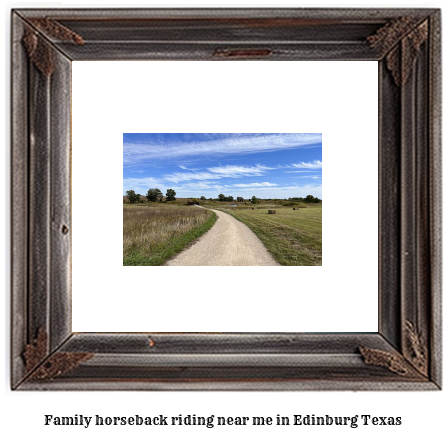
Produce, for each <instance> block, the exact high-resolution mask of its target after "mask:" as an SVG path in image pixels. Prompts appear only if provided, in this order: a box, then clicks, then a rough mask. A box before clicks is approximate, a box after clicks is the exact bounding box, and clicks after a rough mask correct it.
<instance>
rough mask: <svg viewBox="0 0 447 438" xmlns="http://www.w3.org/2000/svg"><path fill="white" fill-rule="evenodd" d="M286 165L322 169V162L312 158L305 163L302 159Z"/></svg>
mask: <svg viewBox="0 0 447 438" xmlns="http://www.w3.org/2000/svg"><path fill="white" fill-rule="evenodd" d="M288 167H296V168H298V169H322V168H323V162H322V161H320V160H314V161H311V162H309V163H305V162H304V161H302V162H301V163H297V164H291V165H290V166H288Z"/></svg>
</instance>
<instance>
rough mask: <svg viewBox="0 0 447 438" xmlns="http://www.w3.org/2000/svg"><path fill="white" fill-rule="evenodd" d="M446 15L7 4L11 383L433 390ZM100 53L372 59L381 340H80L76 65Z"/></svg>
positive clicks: (112, 336) (436, 380)
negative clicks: (75, 323)
mask: <svg viewBox="0 0 447 438" xmlns="http://www.w3.org/2000/svg"><path fill="white" fill-rule="evenodd" d="M440 19H441V17H440V10H436V9H171V10H168V9H134V10H121V9H115V10H108V9H103V10H88V9H87V10H81V9H78V10H76V9H75V10H73V9H70V10H62V9H60V10H59V9H48V10H41V9H35V10H33V9H28V10H25V9H23V10H14V11H13V12H12V200H13V202H12V377H11V385H12V388H13V389H23V390H35V389H45V390H48V389H50V390H51V389H84V390H98V389H108V390H110V389H126V390H129V389H130V390H136V389H138V390H173V389H176V390H178V389H194V390H209V389H225V390H226V389H229V390H428V389H439V388H440V387H441V60H440V56H441V47H440V45H441V35H440V28H441V24H440ZM104 59H106V60H129V59H137V60H156V59H169V60H180V59H188V60H200V61H206V60H215V61H227V60H233V59H239V60H247V61H248V60H265V61H282V60H344V61H349V60H374V61H378V75H379V151H380V152H379V154H380V156H379V163H380V165H379V181H380V184H379V236H380V242H379V254H380V257H379V300H380V306H379V309H380V310H379V332H378V333H354V334H352V333H350V334H345V333H320V334H303V333H243V334H242V333H218V334H213V333H184V334H175V333H72V329H71V271H70V269H71V233H70V230H71V205H70V201H71V199H70V196H71V179H70V178H71V170H70V165H71V162H70V160H71V158H70V157H71V61H72V60H104ZM365 281H367V279H365ZM361 288H362V285H359V291H361Z"/></svg>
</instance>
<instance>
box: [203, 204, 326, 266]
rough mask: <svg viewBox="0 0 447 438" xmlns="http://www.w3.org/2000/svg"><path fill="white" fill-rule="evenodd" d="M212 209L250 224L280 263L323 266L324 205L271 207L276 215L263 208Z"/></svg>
mask: <svg viewBox="0 0 447 438" xmlns="http://www.w3.org/2000/svg"><path fill="white" fill-rule="evenodd" d="M212 208H218V209H219V210H222V211H224V212H226V213H229V214H231V215H232V216H233V217H235V218H236V219H238V220H240V221H241V222H243V223H244V224H245V225H247V226H248V227H249V228H250V229H251V230H252V231H253V232H254V233H255V234H256V235H257V236H258V237H259V238H260V239H261V240H262V242H263V243H264V245H265V247H266V248H267V249H268V251H269V252H270V253H271V254H272V256H273V257H274V258H275V259H276V261H277V262H278V263H280V264H281V265H285V266H321V264H322V210H323V208H322V204H309V205H308V207H307V208H303V209H301V208H300V209H299V210H293V208H292V207H281V206H275V207H274V206H270V208H271V209H275V210H276V214H268V210H267V209H264V208H257V209H256V210H251V209H239V208H238V207H234V208H229V207H224V208H219V207H217V206H216V207H215V206H213V207H212Z"/></svg>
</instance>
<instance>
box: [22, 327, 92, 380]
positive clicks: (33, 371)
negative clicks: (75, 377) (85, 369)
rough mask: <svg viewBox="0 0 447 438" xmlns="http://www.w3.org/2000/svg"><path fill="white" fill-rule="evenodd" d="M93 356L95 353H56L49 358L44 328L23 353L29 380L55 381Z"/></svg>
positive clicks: (46, 335) (40, 329)
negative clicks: (54, 379)
mask: <svg viewBox="0 0 447 438" xmlns="http://www.w3.org/2000/svg"><path fill="white" fill-rule="evenodd" d="M93 356H94V354H93V353H85V352H56V353H53V354H50V355H49V356H48V334H47V332H46V330H45V329H44V328H42V327H40V328H39V330H38V332H37V336H36V338H35V339H34V340H33V342H32V343H30V344H27V345H26V347H25V351H24V353H23V358H24V361H25V370H26V373H27V374H28V376H29V380H46V379H53V378H55V377H58V376H61V375H63V374H66V373H68V372H69V371H71V370H73V369H75V368H77V367H78V365H79V364H80V363H81V362H84V361H86V360H88V359H91V358H92V357H93Z"/></svg>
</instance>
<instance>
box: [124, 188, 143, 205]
mask: <svg viewBox="0 0 447 438" xmlns="http://www.w3.org/2000/svg"><path fill="white" fill-rule="evenodd" d="M126 195H127V197H128V199H129V202H130V203H131V204H135V203H136V202H139V200H140V195H137V194H136V193H135V191H134V190H128V191H127V192H126Z"/></svg>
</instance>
